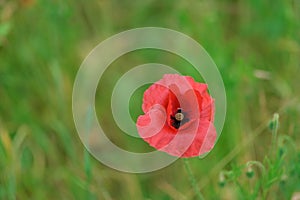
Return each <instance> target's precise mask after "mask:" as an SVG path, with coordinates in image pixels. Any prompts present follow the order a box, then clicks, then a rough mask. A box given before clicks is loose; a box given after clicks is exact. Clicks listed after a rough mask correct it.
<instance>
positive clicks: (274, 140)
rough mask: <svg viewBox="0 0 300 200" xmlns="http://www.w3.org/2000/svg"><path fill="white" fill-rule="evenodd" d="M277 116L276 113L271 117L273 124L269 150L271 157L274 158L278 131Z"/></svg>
mask: <svg viewBox="0 0 300 200" xmlns="http://www.w3.org/2000/svg"><path fill="white" fill-rule="evenodd" d="M278 119H279V115H278V114H277V113H275V114H274V116H273V121H272V122H273V124H272V147H271V148H272V149H271V156H274V159H275V157H276V148H277V131H278V121H279V120H278Z"/></svg>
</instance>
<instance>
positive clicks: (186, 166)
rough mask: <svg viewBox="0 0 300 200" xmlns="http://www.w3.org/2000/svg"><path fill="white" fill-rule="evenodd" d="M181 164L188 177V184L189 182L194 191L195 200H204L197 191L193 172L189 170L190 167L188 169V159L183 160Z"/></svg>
mask: <svg viewBox="0 0 300 200" xmlns="http://www.w3.org/2000/svg"><path fill="white" fill-rule="evenodd" d="M183 163H184V166H185V169H186V171H187V173H188V176H189V179H190V182H191V185H192V187H193V189H194V192H195V194H196V196H197V199H198V200H204V197H203V195H202V194H201V192H200V190H199V187H198V185H197V183H196V179H195V176H194V175H193V172H192V170H191V167H190V163H189V160H188V158H183Z"/></svg>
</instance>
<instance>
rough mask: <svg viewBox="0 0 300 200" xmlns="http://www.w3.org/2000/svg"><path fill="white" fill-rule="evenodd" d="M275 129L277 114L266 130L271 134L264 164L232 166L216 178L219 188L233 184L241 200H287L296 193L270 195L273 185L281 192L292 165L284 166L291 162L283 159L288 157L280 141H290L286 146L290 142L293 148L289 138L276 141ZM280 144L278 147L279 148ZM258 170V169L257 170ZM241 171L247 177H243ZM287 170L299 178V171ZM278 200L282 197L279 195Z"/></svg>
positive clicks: (277, 122)
mask: <svg viewBox="0 0 300 200" xmlns="http://www.w3.org/2000/svg"><path fill="white" fill-rule="evenodd" d="M278 127H279V115H278V114H277V113H275V114H274V116H273V119H272V120H271V121H270V122H269V129H270V130H271V132H272V146H271V150H270V153H269V155H266V156H265V158H264V160H263V162H260V161H248V162H247V163H246V164H244V165H241V166H237V165H232V167H231V170H229V171H221V172H220V175H219V186H220V187H221V188H223V187H224V186H225V183H227V182H228V183H233V185H234V186H235V187H237V189H238V196H239V198H240V199H258V198H261V199H270V198H272V199H273V198H276V196H277V198H279V196H278V195H283V196H284V197H285V198H287V199H290V198H291V195H292V193H293V192H295V191H294V190H290V191H289V192H288V193H287V192H284V191H283V190H281V191H282V192H283V193H284V194H274V193H271V191H273V190H274V187H275V185H276V186H277V187H279V188H282V189H283V187H285V185H286V184H287V183H288V182H289V176H288V175H287V168H289V166H291V165H286V166H285V165H284V163H288V162H291V161H292V160H286V158H287V157H288V156H287V152H286V150H285V149H286V148H287V145H286V144H284V142H283V140H287V141H289V143H292V145H291V146H294V147H295V144H294V142H293V140H292V139H291V138H290V137H289V136H286V135H284V136H282V137H279V138H278V135H277V132H278ZM279 143H280V145H278V144H279ZM295 151H296V148H293V152H290V153H293V154H294V153H295ZM298 159H299V158H298ZM292 162H293V161H292ZM294 162H295V163H296V162H297V160H294ZM296 166H297V165H296ZM255 169H256V170H255ZM257 169H260V170H259V171H257ZM244 171H245V175H246V178H243V177H242V175H243V172H244ZM288 171H290V173H297V174H298V178H299V177H300V176H299V171H297V172H295V170H293V169H288ZM247 179H248V181H247ZM274 195H276V196H274ZM280 198H282V197H281V196H280Z"/></svg>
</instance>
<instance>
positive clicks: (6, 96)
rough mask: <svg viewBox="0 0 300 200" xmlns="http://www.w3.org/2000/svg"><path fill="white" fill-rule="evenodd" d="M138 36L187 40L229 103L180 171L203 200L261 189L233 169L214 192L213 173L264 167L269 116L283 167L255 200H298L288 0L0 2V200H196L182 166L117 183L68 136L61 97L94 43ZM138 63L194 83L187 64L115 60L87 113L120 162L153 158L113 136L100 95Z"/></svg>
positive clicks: (298, 62)
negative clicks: (204, 146) (275, 123)
mask: <svg viewBox="0 0 300 200" xmlns="http://www.w3.org/2000/svg"><path fill="white" fill-rule="evenodd" d="M144 26H158V27H165V28H171V29H174V30H177V31H180V32H183V33H185V34H187V35H189V36H191V37H192V38H194V39H195V40H196V41H198V42H199V43H200V44H202V45H203V47H204V48H205V49H206V50H207V52H208V53H209V54H210V55H211V57H212V58H213V60H214V61H215V63H216V64H217V66H218V68H219V70H220V73H221V74H222V77H223V80H224V84H225V87H226V92H227V101H228V105H227V109H228V110H227V117H226V122H225V126H224V129H223V133H222V135H221V137H220V138H219V141H218V143H217V144H216V146H215V148H214V149H213V151H212V152H211V153H210V154H209V155H208V156H207V157H206V158H205V159H203V160H201V159H198V158H193V159H190V161H191V168H192V170H193V173H194V174H195V177H196V179H197V181H198V184H199V188H200V189H201V191H202V193H203V194H204V196H205V197H206V198H207V199H246V197H245V196H243V195H245V193H251V191H253V187H254V185H255V184H254V183H255V182H257V181H261V180H263V179H264V178H263V177H262V176H261V175H262V174H261V172H260V171H259V169H258V168H254V172H255V175H254V177H253V178H252V179H251V180H250V179H249V178H247V177H246V176H245V174H244V171H243V170H244V169H241V170H240V171H238V172H239V173H240V174H239V175H237V176H236V177H237V178H236V179H235V181H233V182H228V183H226V185H225V186H224V187H220V185H219V173H220V172H221V171H222V170H230V169H232V168H234V169H237V168H238V169H240V168H239V166H242V165H244V164H245V163H246V162H247V161H250V160H258V161H263V160H264V158H265V156H266V155H267V154H268V152H269V150H270V147H271V136H272V134H271V132H270V130H268V122H269V120H270V119H271V118H272V116H273V113H275V112H278V113H279V115H280V127H279V133H278V134H279V135H280V136H283V135H285V136H286V138H288V142H281V143H282V144H281V143H280V144H279V151H282V152H284V155H285V156H284V161H283V162H282V163H281V164H280V166H279V169H280V172H278V174H277V175H276V179H275V180H274V184H272V186H270V187H268V188H267V189H268V195H267V196H265V198H267V199H291V196H292V195H293V194H294V195H295V192H297V191H298V192H299V191H300V152H299V146H300V137H299V132H300V124H299V116H300V113H299V112H300V102H299V101H300V100H299V95H300V91H299V89H300V83H299V74H300V2H299V1H298V0H287V1H280V0H275V1H259V0H252V1H250V0H248V1H241V0H230V1H219V2H217V1H205V0H199V1H197V0H191V1H184V0H179V1H171V0H165V1H157V0H144V1H129V0H123V1H121V0H119V1H117V0H112V1H108V0H98V1H96V0H89V1H84V0H78V1H74V0H73V1H71V0H53V1H50V0H49V1H47V0H20V1H16V0H15V1H8V0H0V199H105V200H109V199H149V200H150V199H154V200H156V199H166V200H167V199H187V200H189V199H193V198H194V194H193V191H192V190H191V187H190V185H189V180H188V177H187V175H186V172H185V171H184V167H183V163H182V161H181V160H178V161H176V162H175V163H173V164H172V165H170V166H168V167H166V168H164V169H162V170H159V171H156V172H152V173H147V174H127V173H122V172H118V171H115V170H113V169H110V168H108V167H106V166H105V165H103V164H101V163H100V162H98V161H97V160H95V159H94V158H93V157H92V156H90V155H89V154H88V153H87V152H86V151H85V149H84V147H83V145H82V143H81V141H80V139H79V137H78V135H77V132H76V130H75V126H74V123H73V118H72V111H71V97H72V86H73V82H74V79H75V76H76V72H77V70H78V69H79V66H80V64H81V62H82V61H83V59H84V58H85V57H86V56H87V54H88V53H89V51H90V50H92V48H93V47H95V46H96V45H97V44H98V43H99V42H101V41H103V40H104V39H106V38H108V37H110V36H111V35H114V34H116V33H119V32H121V31H124V30H127V29H131V28H136V27H144ZM148 62H157V63H163V64H167V65H169V66H174V68H175V69H178V70H179V71H181V72H182V74H186V75H190V76H193V77H195V79H196V80H198V81H200V80H201V77H200V76H199V74H197V73H196V72H195V70H194V69H193V68H192V66H190V65H189V64H188V63H187V62H186V61H184V60H182V59H180V58H179V57H177V56H175V55H173V54H169V53H166V52H162V51H156V50H143V51H136V52H132V53H129V54H127V55H124V56H122V57H121V58H119V59H118V60H116V61H115V62H114V63H113V64H112V65H111V67H110V68H109V69H108V70H107V71H106V72H105V74H104V77H103V78H102V79H101V80H100V83H99V88H98V91H97V96H96V102H97V105H96V109H97V113H98V117H99V121H100V123H101V124H103V125H104V129H107V130H110V132H113V133H114V134H112V135H109V137H110V139H111V140H112V141H113V142H114V143H116V144H117V145H118V146H120V147H122V148H124V149H127V150H130V151H136V152H144V151H149V150H152V149H151V148H150V147H148V145H147V144H146V143H145V142H143V141H142V140H140V139H134V138H131V137H129V136H126V135H124V134H123V133H122V131H121V130H120V129H119V128H118V127H117V126H116V124H115V123H114V122H113V119H112V115H111V111H110V107H109V105H110V95H111V92H112V88H113V86H114V84H115V83H116V81H117V80H118V79H119V78H120V77H121V76H122V74H124V73H125V72H126V71H128V70H129V69H130V68H132V67H134V66H136V65H139V64H143V63H148ZM145 89H146V87H142V88H140V89H139V90H137V91H136V92H135V94H134V95H133V97H132V99H131V101H130V111H131V114H132V117H133V119H136V118H137V116H138V115H139V114H141V113H142V111H141V107H140V106H141V101H142V94H143V91H144V90H145ZM238 172H234V174H238ZM271 172H272V171H271ZM271 172H270V173H269V174H271V175H272V173H271ZM283 177H284V178H283ZM240 185H243V188H246V190H245V191H241V189H240ZM250 196H251V195H250ZM250 199H251V198H250Z"/></svg>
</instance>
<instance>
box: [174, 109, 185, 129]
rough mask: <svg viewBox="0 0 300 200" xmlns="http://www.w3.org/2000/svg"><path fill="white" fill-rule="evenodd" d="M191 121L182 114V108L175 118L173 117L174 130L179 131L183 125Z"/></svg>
mask: <svg viewBox="0 0 300 200" xmlns="http://www.w3.org/2000/svg"><path fill="white" fill-rule="evenodd" d="M188 121H189V119H188V118H187V117H185V113H183V112H182V109H181V108H178V109H177V112H176V113H175V115H174V116H172V115H171V124H172V126H173V127H174V128H176V129H179V127H180V126H181V125H183V124H184V123H186V122H188Z"/></svg>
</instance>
